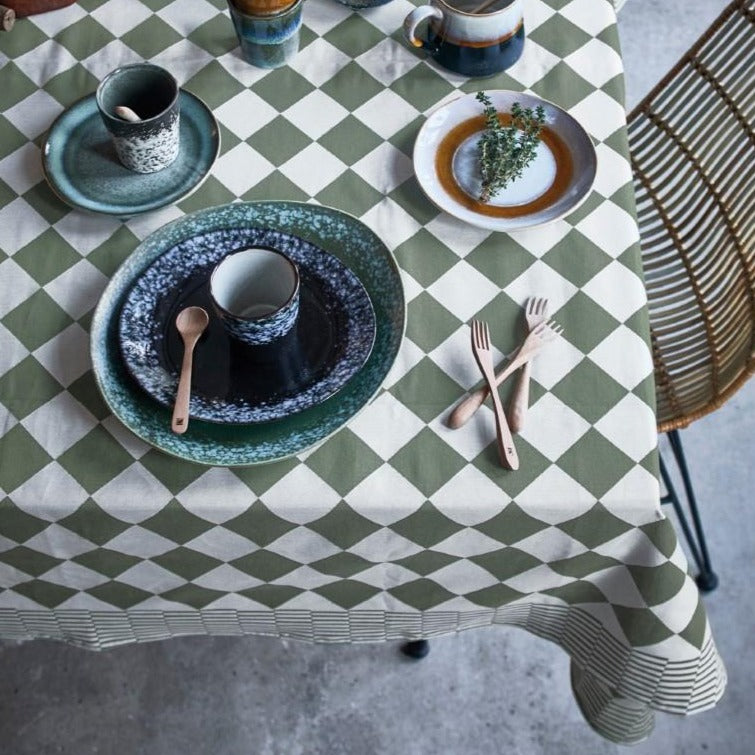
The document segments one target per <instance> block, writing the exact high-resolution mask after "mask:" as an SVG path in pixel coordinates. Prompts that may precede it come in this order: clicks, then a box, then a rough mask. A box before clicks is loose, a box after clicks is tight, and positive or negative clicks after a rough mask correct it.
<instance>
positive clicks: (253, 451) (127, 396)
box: [91, 202, 406, 466]
mask: <svg viewBox="0 0 755 755" xmlns="http://www.w3.org/2000/svg"><path fill="white" fill-rule="evenodd" d="M239 227H257V228H260V227H262V228H271V229H279V230H281V231H287V232H290V233H293V234H296V235H297V236H299V237H302V238H305V239H307V240H308V241H310V242H311V243H314V244H316V245H317V246H319V247H321V248H323V249H327V250H328V251H329V252H330V253H331V254H333V255H334V256H335V257H337V258H338V259H339V260H340V261H341V262H342V263H343V264H344V265H345V266H347V267H348V268H349V269H350V270H351V271H352V272H353V273H354V274H355V275H356V276H357V277H358V278H359V281H360V282H361V283H362V285H363V286H364V288H365V290H366V291H367V293H368V295H369V297H370V300H371V301H372V304H373V307H374V310H375V319H376V333H375V345H374V347H373V349H372V352H371V353H370V356H369V359H368V360H367V362H366V363H365V365H364V366H363V367H362V369H360V370H359V371H358V372H357V374H356V375H354V377H353V378H352V379H351V380H349V381H348V383H347V384H346V385H345V386H344V387H343V388H342V389H341V390H340V391H339V392H338V394H337V395H335V396H332V397H331V398H329V399H327V400H325V401H323V402H322V403H320V404H317V405H316V406H313V407H310V408H309V409H305V410H304V411H302V412H299V413H298V414H294V415H292V416H289V417H285V418H283V419H280V420H276V421H272V422H264V423H261V424H255V425H218V424H210V423H207V422H202V421H192V423H191V425H190V426H189V429H188V431H187V432H186V434H185V435H176V434H175V433H173V432H172V431H171V429H170V418H171V413H170V411H169V410H168V409H166V408H164V407H161V406H160V405H159V404H157V403H156V402H155V401H154V399H152V398H150V397H149V396H148V395H147V394H146V393H145V392H144V391H143V390H142V389H141V388H140V387H139V386H138V385H137V384H136V383H134V381H133V379H132V378H131V376H130V375H129V373H128V372H127V371H126V368H125V365H124V364H123V359H122V357H121V351H120V339H119V333H118V320H119V314H120V310H121V307H122V305H123V302H124V299H125V297H126V295H127V293H128V291H129V290H130V288H131V287H132V285H133V284H134V283H135V282H136V280H138V278H139V277H140V276H141V274H142V273H143V272H144V270H145V269H146V268H147V267H149V266H150V265H151V264H152V263H153V262H154V261H155V260H156V259H157V258H159V257H160V256H161V255H162V254H163V253H164V252H166V251H167V250H168V249H170V248H171V247H173V246H175V245H176V244H179V243H181V242H182V241H185V240H186V239H188V238H191V237H193V236H196V235H198V234H201V233H207V232H209V231H212V230H222V229H231V228H239ZM405 317H406V307H405V301H404V292H403V288H402V284H401V275H400V273H399V269H398V266H397V265H396V262H395V260H394V259H393V255H392V254H391V253H390V251H389V250H388V248H387V247H386V246H385V244H383V242H382V241H381V240H380V239H379V238H378V237H377V236H376V235H375V233H374V232H373V231H371V230H370V229H369V228H368V227H367V226H366V225H364V224H363V223H362V222H360V221H359V220H357V219H356V218H354V217H352V216H351V215H348V214H346V213H344V212H341V211H339V210H334V209H331V208H328V207H320V206H317V205H310V204H305V203H301V202H249V203H236V204H231V205H224V206H222V207H213V208H209V209H207V210H202V211H200V212H196V213H193V214H191V215H187V216H186V217H183V218H180V219H179V220H176V221H174V222H173V223H170V224H168V225H166V226H164V227H162V228H160V229H159V230H157V231H155V232H154V233H152V234H151V235H150V236H148V237H147V238H146V239H145V240H144V241H143V242H142V243H141V244H140V245H139V246H138V247H137V249H136V250H135V251H134V252H133V253H132V254H131V256H130V257H129V258H128V259H127V260H126V261H125V262H124V263H123V264H122V265H121V267H120V268H119V269H118V270H117V271H116V273H115V274H114V275H113V277H112V278H111V280H110V283H109V284H108V286H107V288H106V289H105V291H104V292H103V294H102V296H101V297H100V301H99V304H98V305H97V309H96V311H95V314H94V318H93V320H92V325H91V353H92V365H93V369H94V376H95V379H96V381H97V385H98V387H99V389H100V391H101V393H102V396H103V398H104V399H105V402H106V403H107V405H108V406H109V407H110V410H111V411H112V412H113V413H114V414H115V415H116V416H117V417H118V418H119V419H120V420H121V421H122V422H123V423H124V424H125V425H126V426H127V427H128V428H129V429H130V430H131V431H132V432H134V433H135V434H136V435H137V436H139V437H140V438H142V439H143V440H144V441H146V442H147V443H150V444H152V445H153V446H155V447H156V448H159V449H161V450H162V451H164V452H165V453H168V454H171V455H173V456H177V457H179V458H182V459H186V460H188V461H194V462H197V463H199V464H211V465H220V466H245V465H250V464H263V463H267V462H272V461H277V460H280V459H284V458H286V457H288V456H292V455H294V454H298V453H300V452H301V451H304V450H306V449H308V448H311V447H312V446H315V445H317V444H319V443H321V442H322V441H324V440H325V439H326V438H328V437H329V436H330V435H332V434H333V433H335V432H336V431H337V430H338V429H339V428H341V427H342V426H343V425H344V424H345V423H346V422H348V421H349V420H350V419H351V418H352V417H354V416H355V415H356V414H357V413H358V412H359V411H360V410H361V409H362V408H364V406H365V405H366V404H367V403H368V402H369V401H370V400H371V399H372V398H373V396H375V395H376V393H377V392H378V391H379V390H380V386H381V384H382V382H383V380H384V379H385V377H386V375H387V374H388V371H389V370H390V368H391V366H392V364H393V362H394V360H395V358H396V354H397V353H398V350H399V347H400V345H401V340H402V337H403V332H404V325H405Z"/></svg>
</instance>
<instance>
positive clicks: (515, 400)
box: [506, 362, 532, 433]
mask: <svg viewBox="0 0 755 755" xmlns="http://www.w3.org/2000/svg"><path fill="white" fill-rule="evenodd" d="M531 370H532V365H531V364H530V363H529V362H527V363H526V364H525V365H524V367H522V369H521V370H520V372H519V377H518V378H517V381H516V387H515V388H514V395H513V396H512V398H511V401H510V402H509V410H508V412H507V413H506V416H507V418H508V420H509V427H510V428H511V432H512V433H518V432H519V431H520V430H521V429H522V428H523V427H524V418H525V416H526V415H527V409H528V408H529V405H530V371H531Z"/></svg>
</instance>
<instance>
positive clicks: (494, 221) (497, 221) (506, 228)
mask: <svg viewBox="0 0 755 755" xmlns="http://www.w3.org/2000/svg"><path fill="white" fill-rule="evenodd" d="M482 91H484V92H485V93H486V94H487V95H488V96H490V95H491V94H497V93H502V94H507V95H513V96H519V97H530V98H532V99H535V100H538V102H540V103H542V104H544V105H546V106H548V107H551V108H553V109H555V110H558V111H559V112H560V113H562V114H563V115H564V116H566V117H567V118H568V119H569V120H571V121H573V122H574V123H575V124H576V125H577V126H578V127H579V129H580V130H581V131H582V132H583V133H584V135H585V137H586V143H587V144H589V146H590V157H591V158H592V160H591V165H592V178H591V180H590V183H589V185H588V187H587V189H586V190H585V192H584V195H583V196H582V197H580V198H579V199H578V200H577V201H576V202H575V203H574V204H573V205H571V206H570V207H569V208H568V209H565V210H563V211H562V212H560V213H559V214H557V215H555V216H554V217H552V218H548V219H547V220H541V221H538V222H534V223H527V224H523V223H512V222H511V219H509V218H493V217H488V216H487V215H480V216H479V219H477V222H475V221H473V220H470V219H469V218H467V217H461V216H460V215H459V214H458V213H456V212H453V211H452V210H450V209H449V208H448V207H444V206H442V205H441V204H440V203H439V202H438V201H437V200H436V198H435V197H434V196H432V195H431V193H430V192H429V191H428V190H427V188H426V187H425V185H424V183H423V181H422V179H421V178H420V174H419V172H418V171H417V153H418V150H419V149H420V141H421V137H422V136H423V134H425V133H426V129H427V128H429V125H428V124H429V123H430V120H431V119H432V118H433V116H435V115H436V114H437V113H440V112H441V111H442V110H444V109H446V108H451V107H453V106H454V105H455V104H457V103H459V102H460V101H461V100H464V99H468V98H473V97H475V96H476V95H475V94H474V93H471V92H465V93H462V94H459V95H458V96H456V97H453V98H452V99H449V100H447V101H446V102H443V103H442V104H440V105H438V106H437V107H435V108H433V109H432V110H431V111H430V112H429V113H428V114H427V117H426V118H425V122H424V123H423V124H422V126H421V127H420V129H419V131H418V132H417V136H416V138H415V140H414V146H413V148H412V168H413V169H414V175H415V177H416V179H417V183H418V184H419V187H420V189H421V190H422V193H423V194H424V195H425V197H426V198H427V199H428V201H430V202H431V203H432V204H433V205H434V206H435V207H437V208H438V209H439V210H440V211H441V212H444V213H446V214H447V215H450V216H451V217H453V218H456V219H457V220H460V221H461V222H462V223H465V224H466V225H470V226H472V227H475V228H482V229H483V230H486V231H496V232H499V233H511V232H515V231H526V230H529V229H531V228H540V227H542V226H546V225H549V224H550V223H555V222H556V221H558V220H562V219H563V218H564V217H566V216H567V215H570V214H571V213H572V212H575V211H576V210H577V209H578V208H579V207H580V206H581V205H582V204H583V203H584V202H585V201H586V200H587V198H588V197H589V196H590V195H591V194H592V191H593V189H594V187H595V181H596V178H597V172H598V171H597V167H598V153H597V150H596V148H595V144H594V142H593V139H592V137H591V136H590V134H589V133H588V131H587V129H586V128H585V127H584V126H583V125H582V124H581V123H580V122H579V121H578V120H577V119H576V118H575V117H574V116H573V115H571V113H569V111H568V110H566V109H565V108H563V107H561V106H560V105H557V104H556V103H555V102H553V101H551V100H546V99H545V98H544V97H540V96H538V95H536V94H532V93H530V92H518V91H516V90H513V89H484V88H483V90H482ZM525 217H526V216H525Z"/></svg>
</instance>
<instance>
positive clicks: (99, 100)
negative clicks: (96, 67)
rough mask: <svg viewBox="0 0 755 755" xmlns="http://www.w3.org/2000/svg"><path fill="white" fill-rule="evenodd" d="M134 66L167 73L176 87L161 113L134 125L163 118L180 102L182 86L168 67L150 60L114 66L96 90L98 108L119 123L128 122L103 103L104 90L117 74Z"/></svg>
mask: <svg viewBox="0 0 755 755" xmlns="http://www.w3.org/2000/svg"><path fill="white" fill-rule="evenodd" d="M134 68H147V69H151V70H153V71H154V70H157V71H160V72H162V73H163V74H165V75H166V76H167V77H168V78H169V79H170V81H171V82H173V86H174V88H175V93H174V94H173V99H172V100H171V101H170V104H169V105H166V106H165V107H164V108H163V109H162V110H161V111H160V112H159V113H157V114H156V115H153V116H151V117H150V118H144V119H142V120H139V121H137V122H136V123H132V124H131V125H132V126H139V125H142V124H150V123H152V122H153V121H156V120H157V119H158V118H162V117H163V116H164V115H165V113H167V112H168V111H169V110H170V109H171V108H173V106H174V105H175V104H176V102H178V98H179V97H180V96H181V87H179V86H178V81H176V77H175V76H174V75H173V74H172V73H171V72H170V71H168V70H167V69H166V68H163V67H162V66H158V65H156V64H155V63H149V62H146V61H145V62H143V63H129V64H127V65H125V66H118V68H114V69H113V70H112V71H110V72H109V73H108V74H107V75H106V76H105V78H104V79H102V81H100V83H99V84H98V85H97V90H96V91H95V100H96V102H97V108H98V110H99V111H100V113H101V114H102V115H104V116H106V117H107V118H109V119H110V120H112V121H116V122H118V123H128V121H124V120H123V119H121V118H118V117H116V116H115V115H113V113H110V112H108V111H107V110H106V109H105V108H104V106H103V103H102V91H103V89H104V87H105V84H107V82H108V81H109V80H110V79H111V78H112V77H113V76H116V75H117V74H119V73H121V72H123V71H128V70H131V69H134Z"/></svg>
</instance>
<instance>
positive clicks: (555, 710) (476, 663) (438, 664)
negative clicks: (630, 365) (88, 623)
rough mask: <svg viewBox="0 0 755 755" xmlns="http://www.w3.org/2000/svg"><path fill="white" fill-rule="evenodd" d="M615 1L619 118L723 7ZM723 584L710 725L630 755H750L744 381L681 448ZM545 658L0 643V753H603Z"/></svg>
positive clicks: (179, 643)
mask: <svg viewBox="0 0 755 755" xmlns="http://www.w3.org/2000/svg"><path fill="white" fill-rule="evenodd" d="M724 4H725V3H724V2H722V1H721V0H665V2H664V3H656V2H651V0H630V1H629V2H628V4H627V5H626V7H625V8H624V9H623V10H622V12H621V16H620V32H621V35H622V42H623V45H624V56H625V61H626V67H627V82H628V89H627V91H628V104H629V105H630V106H631V105H632V104H633V103H634V102H636V101H637V100H638V99H639V98H640V97H641V95H642V94H643V93H644V92H645V91H647V90H648V89H649V88H650V86H651V85H652V84H653V83H654V82H655V81H656V80H657V79H658V78H659V77H660V75H661V74H662V73H663V72H664V71H665V70H666V69H667V68H668V67H669V66H670V65H671V64H672V63H673V62H674V61H675V60H676V58H677V57H678V56H679V54H681V53H682V52H683V51H684V50H685V49H686V48H687V47H688V45H689V44H690V43H691V42H693V41H694V39H695V38H696V37H697V35H698V34H699V33H700V32H701V31H702V30H703V29H704V28H705V27H706V26H707V24H708V23H709V22H710V21H711V20H712V19H713V18H714V17H715V16H716V14H717V13H718V12H719V10H720V8H722V7H723V6H724ZM683 438H684V442H685V445H686V448H687V452H688V457H689V459H690V462H691V465H692V469H693V475H694V478H695V482H696V486H697V490H698V495H699V498H700V500H701V503H702V508H703V516H704V520H705V523H706V528H707V531H708V535H709V542H710V547H711V550H712V553H713V558H714V562H715V563H714V565H715V567H716V570H717V571H718V573H719V576H720V578H721V586H720V587H719V589H718V590H717V591H716V592H715V593H713V594H712V595H711V596H709V597H708V598H706V605H707V607H708V612H709V616H710V621H711V624H712V626H713V630H714V633H715V636H716V640H717V643H718V645H719V649H720V651H721V653H722V655H723V658H724V661H725V662H726V663H727V666H728V670H729V675H730V680H729V687H728V689H727V692H726V695H725V696H724V698H723V700H722V701H721V703H720V704H719V705H718V706H717V707H716V708H715V709H714V710H712V711H709V712H707V713H704V714H701V715H698V716H693V717H690V718H678V717H673V716H666V715H659V716H658V718H657V725H656V730H655V732H654V734H653V736H652V737H651V738H650V739H649V740H648V741H646V742H645V743H643V744H641V745H638V746H637V747H636V748H634V752H636V753H637V755H646V754H650V753H653V754H656V753H658V754H660V753H663V754H664V755H676V754H681V753H684V755H692V754H693V753H710V755H718V753H727V754H728V755H740V754H741V755H745V754H746V753H752V752H753V744H752V735H753V733H755V728H754V727H753V723H752V698H751V695H752V691H753V680H754V679H755V657H754V656H753V654H752V653H751V652H749V651H750V642H749V641H750V632H751V630H752V628H753V621H752V615H753V614H752V604H753V598H754V597H755V596H754V590H753V584H752V580H751V574H752V564H753V560H754V558H755V552H754V550H755V548H754V546H753V543H754V542H755V538H753V525H752V521H753V519H752V514H751V511H750V509H749V506H748V504H750V502H751V493H750V491H751V490H752V488H753V486H754V485H755V476H754V475H753V471H752V462H753V453H752V445H753V440H755V381H753V382H752V383H750V384H749V385H748V386H746V387H745V388H744V389H743V390H742V391H740V392H739V393H738V394H737V395H736V396H735V397H734V398H733V399H732V400H731V401H730V402H729V404H727V405H726V406H725V407H724V408H722V409H721V410H719V411H718V412H717V413H715V414H714V415H712V416H710V417H707V418H705V419H703V420H700V421H699V422H697V423H695V424H694V425H693V426H692V427H691V428H689V429H688V430H686V431H685V432H684V433H683ZM621 749H622V748H619V747H617V746H615V745H612V744H610V743H608V742H605V741H604V740H602V739H601V738H600V737H598V736H597V735H595V734H594V733H593V732H592V731H591V730H590V729H589V728H588V727H587V726H586V724H585V723H584V722H583V720H582V718H581V716H580V713H579V711H578V710H577V707H576V704H575V703H574V701H573V698H572V696H571V692H570V689H569V682H568V661H567V658H566V656H565V654H564V653H563V652H562V651H561V650H559V649H558V648H556V647H554V646H551V645H549V644H548V643H545V642H543V641H541V640H538V639H536V638H534V637H531V636H530V635H528V634H526V633H524V632H521V631H517V630H515V629H513V628H492V629H488V630H478V631H471V632H466V633H463V634H461V635H459V636H456V637H451V638H447V639H440V640H437V641H435V642H434V643H433V649H432V653H431V655H430V656H429V657H428V658H427V659H426V660H425V661H423V662H422V663H419V664H415V663H411V662H409V661H406V660H404V659H403V658H402V657H401V656H400V655H399V654H398V653H397V650H396V647H395V646H390V645H364V646H335V647H324V646H309V645H303V644H296V643H285V642H280V641H277V640H271V639H261V638H243V639H239V638H203V637H197V638H185V639H180V640H172V641H169V642H161V643H154V644H149V645H140V646H129V647H124V648H119V649H115V650H111V651H108V652H106V653H100V654H95V653H89V652H86V651H82V650H77V649H75V648H71V647H67V646H65V645H61V644H57V643H52V642H42V641H38V642H30V643H26V644H18V643H12V642H4V643H2V642H0V753H2V755H24V754H25V753H59V752H60V753H75V754H76V755H79V754H83V753H107V754H108V755H109V754H110V753H113V754H114V755H132V753H146V754H148V755H173V754H174V753H190V754H191V755H205V754H207V755H210V754H212V755H237V754H238V755H278V754H281V755H305V754H306V755H321V754H322V755H340V754H341V753H343V754H348V755H394V754H396V755H397V754H399V753H401V755H426V754H428V755H429V754H430V753H432V754H433V755H435V754H436V753H443V754H444V755H473V754H477V753H506V754H507V755H518V754H521V755H556V753H558V755H564V754H571V753H575V754H576V753H579V755H604V754H608V753H618V752H619V751H621Z"/></svg>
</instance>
